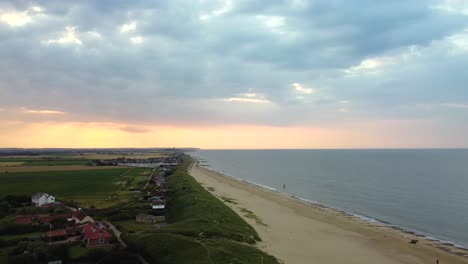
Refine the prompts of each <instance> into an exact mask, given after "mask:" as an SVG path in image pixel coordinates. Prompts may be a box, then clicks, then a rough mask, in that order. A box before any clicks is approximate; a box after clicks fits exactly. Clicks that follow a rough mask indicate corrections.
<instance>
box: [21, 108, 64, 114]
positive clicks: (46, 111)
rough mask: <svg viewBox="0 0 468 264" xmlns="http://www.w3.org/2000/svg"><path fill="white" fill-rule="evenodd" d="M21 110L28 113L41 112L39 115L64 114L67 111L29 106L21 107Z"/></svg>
mask: <svg viewBox="0 0 468 264" xmlns="http://www.w3.org/2000/svg"><path fill="white" fill-rule="evenodd" d="M21 111H22V112H23V113H26V114H39V115H64V114H66V112H62V111H57V110H46V109H42V110H39V109H28V108H24V107H23V108H21Z"/></svg>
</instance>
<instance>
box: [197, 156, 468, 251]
mask: <svg viewBox="0 0 468 264" xmlns="http://www.w3.org/2000/svg"><path fill="white" fill-rule="evenodd" d="M190 154H191V155H192V156H193V157H195V158H197V159H199V160H200V161H201V162H202V164H205V165H208V166H209V168H210V169H213V170H215V171H219V172H221V173H224V174H226V175H229V176H232V177H236V178H239V179H242V180H246V181H249V182H252V183H256V184H259V185H262V186H266V187H269V188H274V189H277V190H278V191H283V184H285V185H286V189H285V190H284V191H285V192H287V193H289V194H291V195H295V196H298V197H300V198H303V199H306V200H309V201H313V202H316V203H320V204H323V205H325V206H329V207H332V208H336V209H339V210H343V211H345V212H347V213H350V214H355V215H359V216H362V217H366V218H367V219H369V220H370V221H372V220H379V221H382V222H386V223H389V224H391V225H395V226H397V227H400V228H403V229H405V230H409V231H414V232H417V233H420V234H423V235H426V236H430V237H434V238H437V239H439V240H442V241H447V242H451V243H454V244H455V245H458V246H462V247H465V248H468V150H200V151H196V152H192V153H190Z"/></svg>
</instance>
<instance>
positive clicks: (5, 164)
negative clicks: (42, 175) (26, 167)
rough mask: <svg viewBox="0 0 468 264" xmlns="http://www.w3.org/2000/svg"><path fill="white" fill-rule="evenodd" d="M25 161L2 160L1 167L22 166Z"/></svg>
mask: <svg viewBox="0 0 468 264" xmlns="http://www.w3.org/2000/svg"><path fill="white" fill-rule="evenodd" d="M23 163H24V162H22V161H5V162H0V167H10V166H21V165H23Z"/></svg>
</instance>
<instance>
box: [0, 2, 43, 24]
mask: <svg viewBox="0 0 468 264" xmlns="http://www.w3.org/2000/svg"><path fill="white" fill-rule="evenodd" d="M42 12H44V9H43V8H42V7H40V6H33V7H31V8H30V9H29V10H25V11H22V12H19V11H10V12H1V10H0V21H3V22H4V23H6V24H8V25H9V26H10V27H22V26H25V25H27V24H29V23H32V22H33V16H34V15H37V14H38V13H42Z"/></svg>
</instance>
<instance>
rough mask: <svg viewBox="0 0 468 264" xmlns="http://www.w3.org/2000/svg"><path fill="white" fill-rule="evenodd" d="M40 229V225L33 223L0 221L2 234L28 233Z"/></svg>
mask: <svg viewBox="0 0 468 264" xmlns="http://www.w3.org/2000/svg"><path fill="white" fill-rule="evenodd" d="M36 231H40V227H38V226H33V225H20V224H15V223H8V222H7V223H0V235H16V234H26V233H31V232H36Z"/></svg>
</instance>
